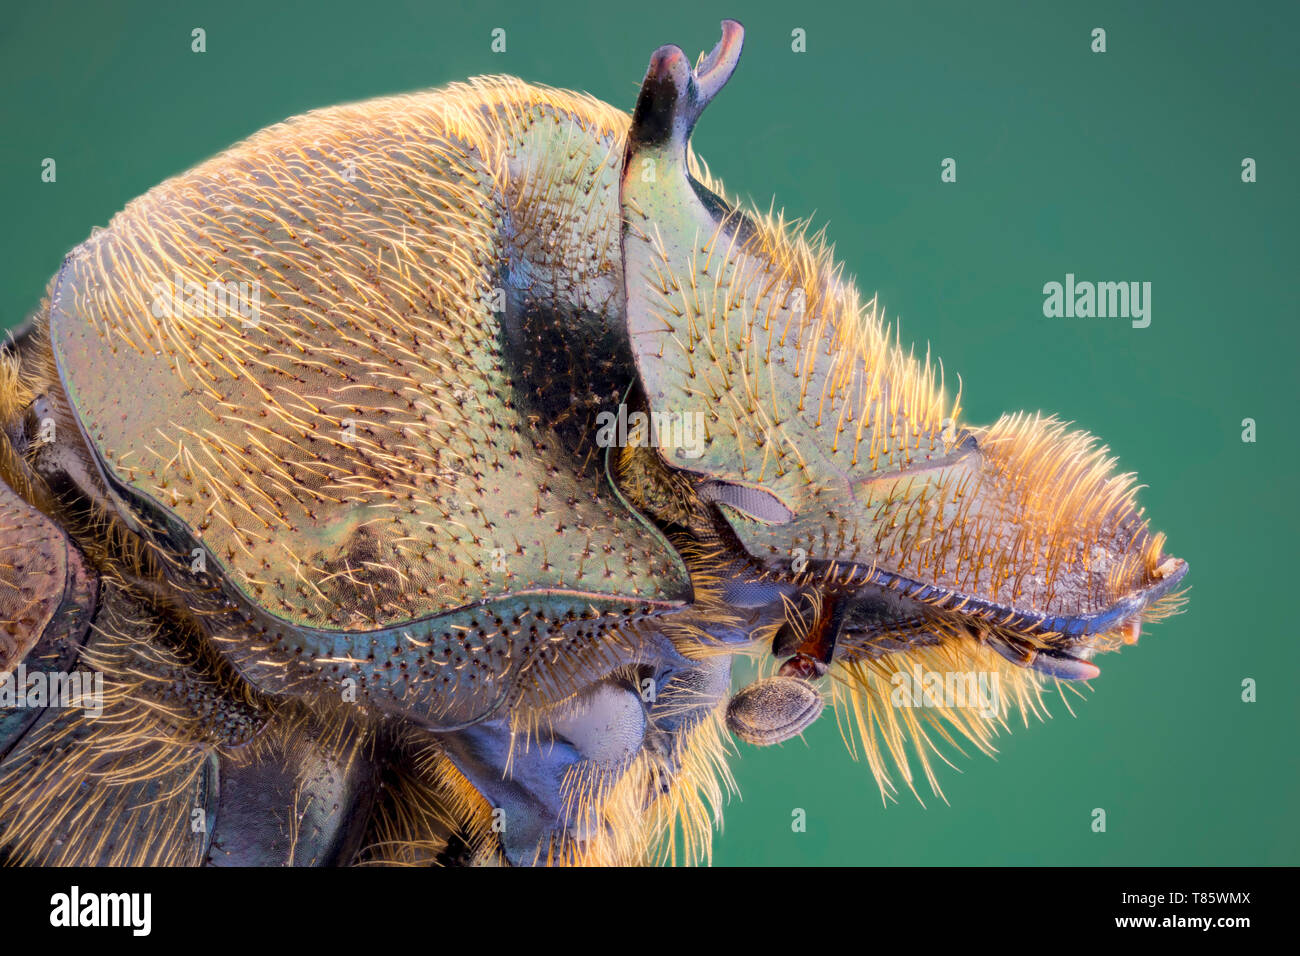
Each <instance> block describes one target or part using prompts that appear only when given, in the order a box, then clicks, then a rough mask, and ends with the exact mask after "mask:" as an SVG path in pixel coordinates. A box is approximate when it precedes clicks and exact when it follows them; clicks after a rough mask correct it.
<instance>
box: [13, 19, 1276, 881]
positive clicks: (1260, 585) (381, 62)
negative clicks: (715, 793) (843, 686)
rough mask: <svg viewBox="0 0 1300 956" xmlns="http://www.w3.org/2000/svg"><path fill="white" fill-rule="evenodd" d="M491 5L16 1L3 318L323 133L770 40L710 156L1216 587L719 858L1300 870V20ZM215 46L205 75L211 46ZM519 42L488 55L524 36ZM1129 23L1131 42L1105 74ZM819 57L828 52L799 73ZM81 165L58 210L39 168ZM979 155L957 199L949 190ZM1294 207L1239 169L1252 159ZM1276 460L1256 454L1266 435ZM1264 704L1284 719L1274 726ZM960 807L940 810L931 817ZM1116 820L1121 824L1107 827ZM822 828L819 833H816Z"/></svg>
mask: <svg viewBox="0 0 1300 956" xmlns="http://www.w3.org/2000/svg"><path fill="white" fill-rule="evenodd" d="M1137 6H1138V5H1135V4H1131V3H1120V2H1116V3H1075V4H1051V5H1048V4H1040V3H1016V4H1011V3H989V4H978V5H976V4H967V3H964V2H950V3H909V4H859V3H849V2H844V3H839V4H831V3H822V2H807V3H790V2H763V3H755V2H748V0H747V2H744V3H740V2H735V0H733V2H730V3H717V2H714V0H689V2H677V0H665V2H656V3H634V4H628V3H605V4H596V3H576V2H546V3H524V2H520V0H515V2H500V0H479V2H474V3H470V4H466V5H465V6H464V7H463V8H458V9H450V8H448V5H446V4H437V3H425V2H414V0H411V2H405V3H402V2H383V0H366V2H335V3H322V4H319V5H315V6H308V5H299V4H293V5H286V6H285V8H283V9H281V8H280V6H279V5H277V4H269V3H264V2H256V0H253V2H244V0H224V2H208V3H173V4H167V5H162V4H149V3H104V4H100V3H89V2H87V3H84V4H65V3H44V4H15V5H11V6H10V7H9V9H8V10H7V11H6V14H5V17H4V18H3V20H0V76H2V77H3V88H4V96H3V101H2V102H0V209H2V210H3V222H4V225H5V228H4V229H3V230H0V268H3V276H4V281H3V283H0V321H3V322H4V323H6V324H7V325H13V324H16V323H17V322H18V321H20V320H21V319H22V318H23V317H24V316H25V315H26V314H27V313H28V312H29V311H31V310H32V309H33V308H34V307H35V306H36V305H37V302H38V301H39V299H40V296H41V294H42V292H43V290H44V288H45V283H46V282H47V280H48V279H49V277H50V276H51V275H52V274H53V273H54V271H55V270H56V269H57V268H58V265H59V262H60V260H61V258H62V256H63V255H64V253H65V252H66V251H68V250H69V249H70V248H71V247H72V246H74V245H75V244H77V243H78V242H80V241H81V240H82V239H83V238H85V236H86V235H87V234H88V233H89V231H90V229H91V227H92V226H95V225H103V224H105V223H107V221H108V219H109V218H110V217H111V216H112V215H113V214H114V213H115V212H116V211H117V210H118V209H120V208H121V207H122V205H123V204H124V203H126V202H127V201H128V200H129V199H131V198H133V197H134V196H136V195H138V194H140V193H142V192H144V191H145V190H147V189H148V188H149V187H151V186H153V185H154V184H155V183H157V182H159V181H160V180H162V179H164V178H166V177H168V176H171V175H173V174H175V173H178V172H181V171H183V170H184V169H186V168H187V167H189V166H191V165H193V164H195V163H197V162H198V161H200V160H202V159H205V158H207V157H208V156H210V155H212V154H213V153H215V152H217V151H219V150H220V149H222V148H224V147H225V146H227V145H229V144H231V143H232V142H234V141H236V140H238V139H241V138H243V137H244V136H246V135H247V134H249V133H252V132H253V131H255V130H257V129H259V128H260V127H263V126H265V125H268V124H270V123H274V122H276V121H278V120H281V119H283V118H285V117H288V116H290V115H293V114H295V113H299V112H302V111H304V110H308V109H311V108H314V107H320V106H328V105H332V104H335V103H338V102H343V101H347V100H356V99H363V98H366V97H370V96H373V95H377V94H383V93H391V92H400V91H407V90H414V89H419V88H424V87H431V86H436V85H439V84H442V83H445V82H448V81H451V80H455V79H460V78H464V77H467V76H471V75H474V74H479V73H493V72H506V73H513V74H516V75H518V76H521V77H524V78H525V79H529V80H534V81H538V82H544V83H548V84H551V85H554V86H561V87H570V88H576V89H584V90H587V91H589V92H591V93H593V94H595V95H596V96H598V97H600V98H602V99H605V100H608V101H609V102H612V103H615V104H617V105H619V106H621V107H623V108H625V109H630V108H631V106H632V103H633V100H634V98H635V95H636V91H637V87H638V84H639V82H640V79H641V76H642V75H643V73H644V70H645V65H646V61H647V59H648V57H649V54H650V52H651V51H652V50H653V49H654V48H655V47H656V46H658V45H660V44H662V43H667V42H673V43H677V44H679V45H681V46H683V47H684V48H685V49H687V50H688V52H689V53H691V55H692V56H693V55H694V54H695V52H697V51H699V50H700V49H707V48H709V47H711V46H712V44H713V43H714V42H715V41H716V39H717V36H718V21H719V19H721V18H722V17H724V16H731V17H735V18H737V19H740V20H741V21H742V22H743V23H744V24H745V27H746V30H747V34H746V41H745V53H744V57H743V58H742V61H741V66H740V69H739V71H738V73H737V75H736V77H735V78H734V79H733V80H732V82H731V84H730V85H729V86H728V88H727V90H726V92H725V93H724V94H723V95H722V96H721V97H720V98H719V99H718V101H717V102H716V103H715V104H714V106H713V107H712V108H711V109H710V110H709V112H708V114H707V115H706V117H705V119H704V120H703V121H702V123H701V125H700V128H699V130H698V131H697V134H696V137H695V146H696V148H697V150H699V151H700V153H701V154H702V155H703V156H704V157H705V158H706V159H708V160H709V162H710V165H711V166H712V168H713V170H714V172H715V173H716V174H718V175H720V176H721V177H722V178H723V180H724V181H725V182H726V184H727V186H728V188H729V190H730V191H732V192H734V193H736V194H738V195H740V196H742V197H749V198H752V199H753V200H754V201H755V202H757V203H759V204H761V205H762V206H763V207H764V208H766V206H767V204H768V202H769V200H770V199H771V197H772V196H773V195H774V194H775V195H776V196H777V199H778V203H779V204H781V205H784V207H785V208H786V209H787V211H789V212H792V213H795V214H799V215H805V214H808V213H810V212H814V211H816V213H817V219H818V220H819V221H826V220H829V222H830V234H831V236H832V238H833V239H834V240H835V241H836V242H837V246H838V251H839V254H840V256H841V257H842V258H843V259H844V260H845V261H846V263H847V265H848V268H849V270H850V271H852V272H854V273H855V274H856V275H857V277H858V280H859V284H860V286H861V287H862V288H863V290H864V291H866V292H867V293H868V294H869V293H870V292H872V291H878V292H879V295H880V300H881V302H882V304H883V305H884V306H885V309H886V312H887V315H888V316H889V317H890V318H891V319H893V318H901V319H902V322H903V332H904V338H905V339H912V340H915V341H916V342H917V343H918V344H919V345H920V346H921V347H922V348H924V345H925V343H926V342H927V341H928V342H930V343H932V344H933V346H934V349H935V351H936V353H937V354H938V355H940V356H941V357H942V358H943V360H944V363H945V367H946V368H947V369H948V371H949V380H950V382H951V381H953V380H954V379H955V377H954V376H953V375H952V373H953V372H960V374H961V376H962V380H963V382H964V386H965V388H964V395H965V398H964V406H965V409H966V411H967V418H968V420H969V421H972V422H977V423H978V422H985V423H986V422H989V421H991V420H992V419H994V418H996V417H997V416H998V415H999V414H1000V413H1001V412H1003V411H1007V410H1015V409H1021V408H1028V409H1040V408H1041V409H1043V410H1046V411H1052V412H1055V413H1057V414H1058V415H1060V416H1061V417H1063V418H1066V419H1070V420H1073V421H1075V422H1077V423H1078V424H1079V425H1080V426H1082V427H1084V428H1087V429H1088V430H1090V431H1092V432H1094V433H1096V434H1098V435H1101V436H1103V437H1104V438H1105V439H1106V440H1107V442H1108V443H1109V444H1110V446H1111V448H1112V449H1113V451H1114V452H1115V453H1116V454H1118V455H1119V457H1120V460H1121V462H1122V464H1123V466H1124V468H1125V469H1132V470H1136V471H1137V472H1138V473H1139V474H1140V475H1141V477H1142V480H1143V481H1144V482H1146V483H1147V484H1148V485H1149V486H1150V488H1149V489H1148V490H1146V491H1145V492H1144V495H1143V499H1142V500H1143V502H1144V504H1145V505H1146V506H1147V508H1148V511H1149V512H1150V513H1151V515H1152V516H1153V518H1154V519H1155V523H1156V525H1157V526H1158V527H1160V528H1162V529H1164V530H1165V531H1167V532H1168V534H1169V537H1170V549H1171V550H1172V552H1173V553H1175V554H1177V555H1179V556H1181V557H1184V558H1186V559H1187V560H1188V561H1189V562H1190V563H1191V566H1192V573H1191V575H1190V577H1189V579H1188V580H1189V583H1190V584H1191V585H1192V586H1193V590H1192V594H1191V603H1190V606H1189V609H1188V612H1187V613H1186V614H1184V615H1183V616H1182V617H1180V618H1176V619H1174V620H1172V621H1170V622H1167V623H1165V624H1162V625H1159V626H1157V627H1155V628H1153V629H1150V630H1149V632H1148V633H1147V634H1146V635H1144V636H1143V638H1142V641H1141V643H1140V644H1139V646H1137V647H1136V648H1132V649H1130V650H1127V651H1126V652H1125V653H1123V654H1122V655H1117V656H1110V657H1108V658H1105V659H1103V660H1102V661H1101V663H1102V665H1103V676H1102V678H1101V679H1100V680H1098V681H1097V682H1096V683H1095V687H1096V690H1095V692H1094V693H1093V694H1092V695H1091V698H1090V699H1089V700H1088V701H1086V702H1083V703H1082V704H1079V705H1076V707H1075V710H1076V713H1077V716H1075V717H1071V716H1069V714H1068V713H1065V710H1064V708H1063V707H1062V706H1060V704H1059V701H1058V702H1057V704H1056V705H1055V706H1054V708H1053V710H1054V713H1056V715H1057V716H1056V719H1055V720H1053V721H1051V722H1049V723H1048V724H1047V725H1033V726H1031V727H1030V728H1029V729H1028V730H1025V729H1023V728H1022V729H1020V730H1018V731H1017V732H1016V733H1014V734H1013V735H1011V736H1010V737H1004V738H1003V739H1002V741H1001V745H1000V746H1001V753H1000V755H999V757H998V759H997V760H996V761H994V760H990V759H988V758H985V757H980V756H975V757H971V758H966V759H959V760H958V761H957V764H958V767H959V771H954V770H950V769H948V768H943V769H942V770H941V780H942V783H943V786H944V788H945V792H946V795H947V798H948V801H949V804H948V805H945V804H944V802H943V801H941V800H937V799H927V801H926V802H927V804H929V806H928V808H927V809H923V808H922V807H921V806H919V805H918V804H917V802H916V801H915V800H913V799H912V798H911V797H910V796H907V797H904V798H903V799H901V800H900V802H899V803H897V804H895V805H890V806H888V807H886V806H884V805H882V802H881V799H880V797H879V795H878V793H877V791H876V788H875V785H874V783H873V781H872V779H871V776H870V774H869V773H868V771H867V769H866V767H865V766H864V765H861V764H855V763H853V762H851V761H850V760H849V759H848V756H847V754H846V753H845V751H844V748H843V746H842V744H841V742H840V740H839V737H838V732H837V730H836V726H835V721H834V719H833V718H830V716H829V715H828V717H827V718H825V719H823V720H822V721H820V723H819V724H818V725H816V726H815V727H814V728H813V729H812V730H811V731H810V732H809V733H808V734H807V735H806V742H798V741H796V742H794V743H790V744H787V745H785V746H784V747H780V748H774V749H770V750H766V751H760V750H755V749H753V748H748V747H746V748H744V749H743V751H742V753H741V755H740V757H739V758H738V759H736V760H735V761H734V762H733V767H734V769H735V773H736V777H737V780H738V781H739V784H740V789H741V793H742V798H741V799H733V800H732V801H731V803H730V805H729V807H728V809H727V814H726V826H725V829H724V832H723V833H722V835H721V836H720V838H719V839H718V841H717V843H716V855H715V862H716V863H718V864H773V863H793V864H822V863H835V864H852V863H871V864H904V865H918V864H967V863H970V864H1105V863H1115V864H1257V863H1267V864H1296V863H1300V824H1297V816H1296V805H1297V802H1298V801H1297V798H1298V797H1300V767H1298V765H1297V747H1296V743H1295V736H1294V735H1295V732H1296V725H1297V696H1296V691H1295V681H1296V675H1297V674H1298V673H1300V666H1297V665H1298V664H1300V651H1298V650H1297V647H1298V644H1297V641H1296V637H1295V628H1294V625H1293V623H1292V622H1293V620H1294V616H1293V614H1292V612H1291V609H1290V601H1291V599H1292V598H1293V597H1295V596H1296V593H1297V592H1296V587H1295V585H1294V584H1293V583H1292V582H1291V575H1292V574H1293V573H1294V570H1295V568H1294V559H1293V554H1294V543H1295V541H1296V538H1297V530H1298V528H1297V508H1296V505H1295V498H1294V497H1293V496H1294V495H1295V494H1296V484H1295V475H1296V467H1297V464H1298V463H1300V455H1298V453H1297V443H1296V441H1295V438H1294V436H1290V437H1289V436H1288V434H1287V433H1286V431H1285V428H1286V427H1287V422H1293V421H1295V420H1296V416H1295V412H1296V401H1295V390H1296V384H1297V375H1296V367H1295V366H1296V356H1297V344H1298V341H1300V332H1298V331H1297V319H1298V318H1300V315H1298V310H1297V294H1296V288H1295V285H1296V264H1297V253H1298V252H1300V247H1298V244H1297V240H1296V228H1297V227H1296V224H1297V221H1300V203H1298V202H1297V199H1298V198H1300V196H1298V192H1300V190H1298V187H1297V178H1296V175H1295V173H1294V172H1288V167H1287V166H1286V163H1288V162H1291V163H1293V164H1294V163H1295V162H1296V160H1297V157H1298V156H1300V135H1298V134H1297V122H1296V118H1297V113H1296V95H1297V91H1298V90H1297V87H1298V84H1297V60H1296V55H1295V49H1294V42H1295V38H1296V36H1297V35H1300V6H1298V5H1297V4H1295V3H1292V2H1278V3H1271V4H1253V3H1243V2H1235V3H1231V4H1229V3H1164V4H1154V3H1148V4H1142V5H1141V7H1142V9H1137ZM194 27H202V28H204V29H205V30H206V31H207V52H206V53H203V54H195V53H192V52H191V50H190V31H191V29H192V28H194ZM496 27H502V28H504V29H505V30H506V31H507V34H506V35H507V51H506V52H505V53H501V54H494V53H493V52H491V50H490V33H491V31H492V29H493V28H496ZM1095 27H1102V28H1104V29H1105V30H1106V41H1107V51H1106V52H1105V53H1104V54H1097V53H1093V52H1091V49H1090V46H1091V31H1092V30H1093V28H1095ZM796 28H801V29H803V30H805V31H806V36H807V52H805V53H795V52H792V49H791V31H792V30H794V29H796ZM45 157H53V158H55V159H56V161H57V163H58V179H57V182H56V183H53V184H50V183H43V182H42V181H41V177H40V172H41V162H42V160H43V159H44V158H45ZM946 157H951V158H953V159H955V160H956V162H957V181H956V182H955V183H942V182H941V181H940V163H941V161H942V160H943V159H944V158H946ZM1245 157H1251V158H1253V159H1255V160H1256V162H1257V163H1258V182H1256V183H1253V184H1246V183H1243V182H1242V179H1241V163H1242V160H1243V158H1245ZM1067 272H1073V273H1075V275H1076V276H1078V278H1080V279H1090V280H1108V281H1109V280H1114V281H1121V280H1138V281H1149V282H1151V283H1152V286H1153V289H1152V303H1151V304H1152V313H1151V315H1152V322H1151V325H1150V327H1149V328H1146V329H1133V328H1131V327H1130V324H1129V323H1128V322H1127V321H1125V320H1122V319H1047V318H1044V316H1043V312H1042V305H1043V294H1042V291H1041V290H1042V286H1043V284H1044V283H1046V282H1049V281H1054V280H1055V281H1063V280H1064V276H1065V274H1066V273H1067ZM1247 417H1250V418H1254V419H1255V420H1256V421H1257V423H1258V441H1257V442H1256V443H1255V444H1246V443H1243V442H1242V440H1241V431H1242V424H1241V423H1242V419H1243V418H1247ZM1245 678H1254V679H1255V680H1257V681H1258V687H1259V690H1258V694H1259V699H1258V702H1257V703H1253V704H1247V703H1243V702H1242V701H1241V683H1242V680H1243V679H1245ZM927 797H928V794H927ZM1095 807H1102V808H1105V810H1106V811H1107V816H1108V821H1107V822H1108V829H1107V832H1106V833H1104V834H1097V833H1093V832H1092V831H1091V828H1090V823H1091V811H1092V810H1093V808H1095ZM795 808H803V809H804V810H806V811H807V814H808V827H807V832H804V833H794V832H792V830H791V826H790V821H791V813H792V811H793V810H794V809H795Z"/></svg>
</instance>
